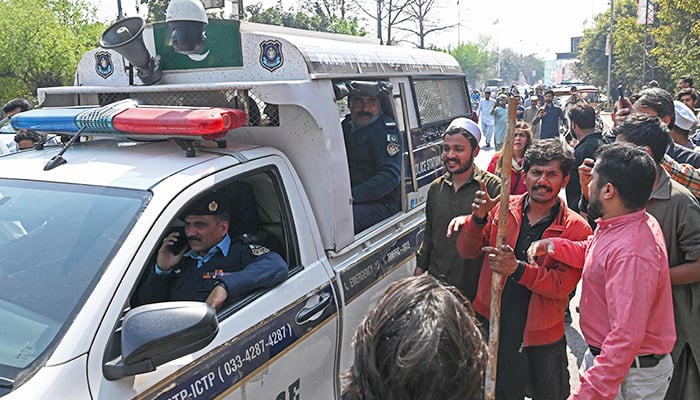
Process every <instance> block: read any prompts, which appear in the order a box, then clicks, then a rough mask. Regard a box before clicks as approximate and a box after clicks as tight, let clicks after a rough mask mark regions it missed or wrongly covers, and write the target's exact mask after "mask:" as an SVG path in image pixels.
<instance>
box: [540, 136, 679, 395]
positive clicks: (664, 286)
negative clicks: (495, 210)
mask: <svg viewBox="0 0 700 400" xmlns="http://www.w3.org/2000/svg"><path fill="white" fill-rule="evenodd" d="M655 179H656V168H655V164H654V160H652V158H651V157H650V156H649V155H648V154H647V153H646V152H644V150H642V149H640V148H638V147H636V146H632V145H629V144H621V143H616V144H611V145H605V146H603V147H601V149H600V151H599V154H598V156H597V160H596V162H595V167H594V168H593V175H592V179H591V181H590V183H589V185H588V188H589V195H590V202H589V205H588V212H589V214H590V215H592V216H594V217H600V218H598V219H597V223H598V228H597V230H596V232H595V234H594V235H593V236H591V237H590V238H589V239H588V240H586V241H580V242H575V241H571V240H565V239H562V238H552V239H545V240H540V241H537V242H534V243H533V244H532V245H531V246H530V249H528V257H529V258H534V257H541V256H545V257H551V258H553V259H555V260H558V261H560V262H564V263H567V264H570V265H574V266H583V282H582V285H583V286H582V293H581V304H580V310H581V318H580V323H581V331H582V332H583V336H584V338H585V339H586V342H587V343H588V346H589V349H588V350H587V351H586V354H585V356H584V365H583V366H582V368H583V369H584V370H586V372H585V373H584V374H583V376H582V377H581V385H580V387H579V388H578V389H577V390H576V391H575V392H574V393H573V394H572V395H571V397H570V399H572V400H583V399H585V400H591V399H601V400H602V399H615V398H617V399H623V400H625V399H639V398H645V399H663V398H664V394H665V393H666V390H667V388H668V385H669V381H670V379H671V375H672V373H673V362H672V360H671V357H670V356H669V352H670V351H671V349H673V344H674V342H675V340H676V331H675V327H674V320H673V302H672V297H671V280H670V274H669V270H668V258H667V254H666V245H665V242H664V237H663V233H662V231H661V228H660V226H659V224H658V222H657V221H656V220H655V219H654V218H653V217H652V216H651V215H649V214H647V213H646V212H645V205H646V204H647V200H648V199H649V195H650V194H651V191H652V188H653V185H654V181H655Z"/></svg>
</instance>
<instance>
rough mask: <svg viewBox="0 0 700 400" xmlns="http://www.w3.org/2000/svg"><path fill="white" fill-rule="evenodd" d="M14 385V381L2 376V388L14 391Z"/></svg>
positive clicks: (0, 382)
mask: <svg viewBox="0 0 700 400" xmlns="http://www.w3.org/2000/svg"><path fill="white" fill-rule="evenodd" d="M14 385H15V380H14V379H10V378H5V377H2V376H0V387H1V388H7V389H12V387H13V386H14Z"/></svg>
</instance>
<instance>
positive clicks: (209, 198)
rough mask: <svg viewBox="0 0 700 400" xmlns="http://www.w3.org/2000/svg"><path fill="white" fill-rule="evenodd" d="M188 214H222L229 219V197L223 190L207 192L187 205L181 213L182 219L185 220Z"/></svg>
mask: <svg viewBox="0 0 700 400" xmlns="http://www.w3.org/2000/svg"><path fill="white" fill-rule="evenodd" d="M188 215H221V216H225V217H226V218H227V219H229V218H230V217H231V211H230V209H229V201H228V198H227V197H226V196H225V195H224V194H223V193H221V192H216V191H215V192H210V193H207V194H205V195H204V196H202V197H200V198H199V199H197V200H196V201H195V202H194V203H192V204H191V205H190V206H189V207H187V208H186V209H185V211H183V212H182V214H180V219H181V220H183V221H184V220H185V217H187V216H188Z"/></svg>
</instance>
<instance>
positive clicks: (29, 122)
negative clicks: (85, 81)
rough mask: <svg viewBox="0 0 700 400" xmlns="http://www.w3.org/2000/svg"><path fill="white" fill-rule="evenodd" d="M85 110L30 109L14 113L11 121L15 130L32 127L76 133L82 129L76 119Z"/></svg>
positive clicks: (39, 129)
mask: <svg viewBox="0 0 700 400" xmlns="http://www.w3.org/2000/svg"><path fill="white" fill-rule="evenodd" d="M85 111H86V109H84V108H61V109H37V110H29V111H25V112H23V113H19V114H16V115H14V116H13V117H12V119H11V120H10V123H11V124H12V127H13V128H15V130H17V129H31V130H35V131H38V132H66V133H75V132H78V130H80V127H78V125H77V124H76V122H75V119H76V117H77V116H78V115H79V114H81V113H84V112H85Z"/></svg>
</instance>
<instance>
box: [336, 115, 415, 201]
mask: <svg viewBox="0 0 700 400" xmlns="http://www.w3.org/2000/svg"><path fill="white" fill-rule="evenodd" d="M351 121H352V120H351V119H350V115H348V116H346V117H345V119H344V120H343V123H342V126H343V136H344V138H345V149H346V151H347V154H348V166H349V168H350V185H351V186H352V197H353V200H354V202H355V203H371V202H379V201H381V202H383V203H385V204H394V203H396V204H399V203H400V201H401V194H400V191H399V190H398V189H399V183H400V182H401V156H402V154H403V146H402V145H401V136H400V135H399V130H398V128H397V127H396V122H395V121H394V119H393V118H391V117H389V116H388V115H381V116H379V118H377V119H376V120H375V121H373V122H371V123H370V124H368V125H367V126H365V127H362V128H353V126H352V123H351Z"/></svg>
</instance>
